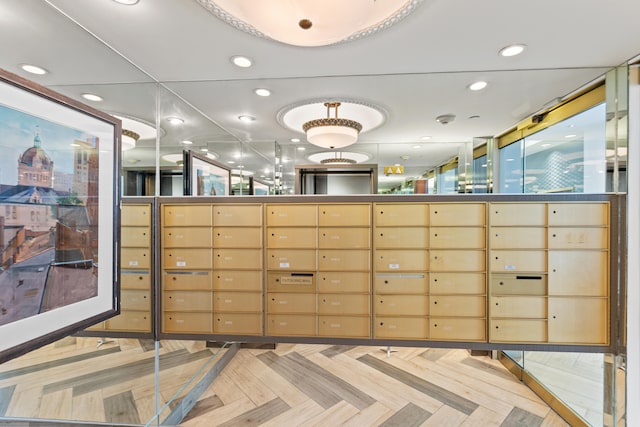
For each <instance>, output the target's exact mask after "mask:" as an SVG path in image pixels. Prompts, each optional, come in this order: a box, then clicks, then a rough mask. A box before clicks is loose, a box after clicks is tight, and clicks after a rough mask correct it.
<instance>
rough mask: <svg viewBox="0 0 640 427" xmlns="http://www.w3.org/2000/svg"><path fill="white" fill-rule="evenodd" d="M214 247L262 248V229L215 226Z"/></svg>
mask: <svg viewBox="0 0 640 427" xmlns="http://www.w3.org/2000/svg"><path fill="white" fill-rule="evenodd" d="M213 247H214V248H260V247H262V229H261V228H260V227H215V228H214V229H213Z"/></svg>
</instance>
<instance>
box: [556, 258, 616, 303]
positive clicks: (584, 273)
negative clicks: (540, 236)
mask: <svg viewBox="0 0 640 427" xmlns="http://www.w3.org/2000/svg"><path fill="white" fill-rule="evenodd" d="M607 255H608V253H607V252H605V251H563V250H554V251H549V295H581V296H606V295H608V293H609V277H608V270H609V269H608V267H607V266H608V257H607Z"/></svg>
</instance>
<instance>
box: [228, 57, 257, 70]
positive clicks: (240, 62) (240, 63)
mask: <svg viewBox="0 0 640 427" xmlns="http://www.w3.org/2000/svg"><path fill="white" fill-rule="evenodd" d="M231 62H233V65H235V66H236V67H240V68H249V67H251V66H252V65H253V61H252V60H251V59H249V58H247V57H246V56H232V57H231Z"/></svg>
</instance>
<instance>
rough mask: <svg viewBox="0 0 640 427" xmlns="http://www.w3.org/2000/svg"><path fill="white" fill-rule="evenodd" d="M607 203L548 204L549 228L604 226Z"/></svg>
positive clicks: (607, 211)
mask: <svg viewBox="0 0 640 427" xmlns="http://www.w3.org/2000/svg"><path fill="white" fill-rule="evenodd" d="M608 223H609V204H608V203H603V202H601V203H588V202H578V203H549V226H574V225H580V226H605V225H607V224H608Z"/></svg>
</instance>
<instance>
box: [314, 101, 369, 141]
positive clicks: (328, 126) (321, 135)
mask: <svg viewBox="0 0 640 427" xmlns="http://www.w3.org/2000/svg"><path fill="white" fill-rule="evenodd" d="M340 105H341V103H340V102H325V103H324V106H325V107H327V117H326V118H323V119H315V120H309V121H308V122H306V123H304V124H303V125H302V130H303V131H304V132H305V133H306V134H307V141H309V142H310V143H311V144H313V145H317V146H318V147H323V148H330V149H336V148H342V147H347V146H349V145H351V144H353V143H355V142H356V141H357V140H358V134H359V133H360V131H361V130H362V125H361V124H360V123H358V122H356V121H355V120H349V119H341V118H339V117H338V107H339V106H340ZM332 108H333V109H334V110H335V117H331V109H332Z"/></svg>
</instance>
